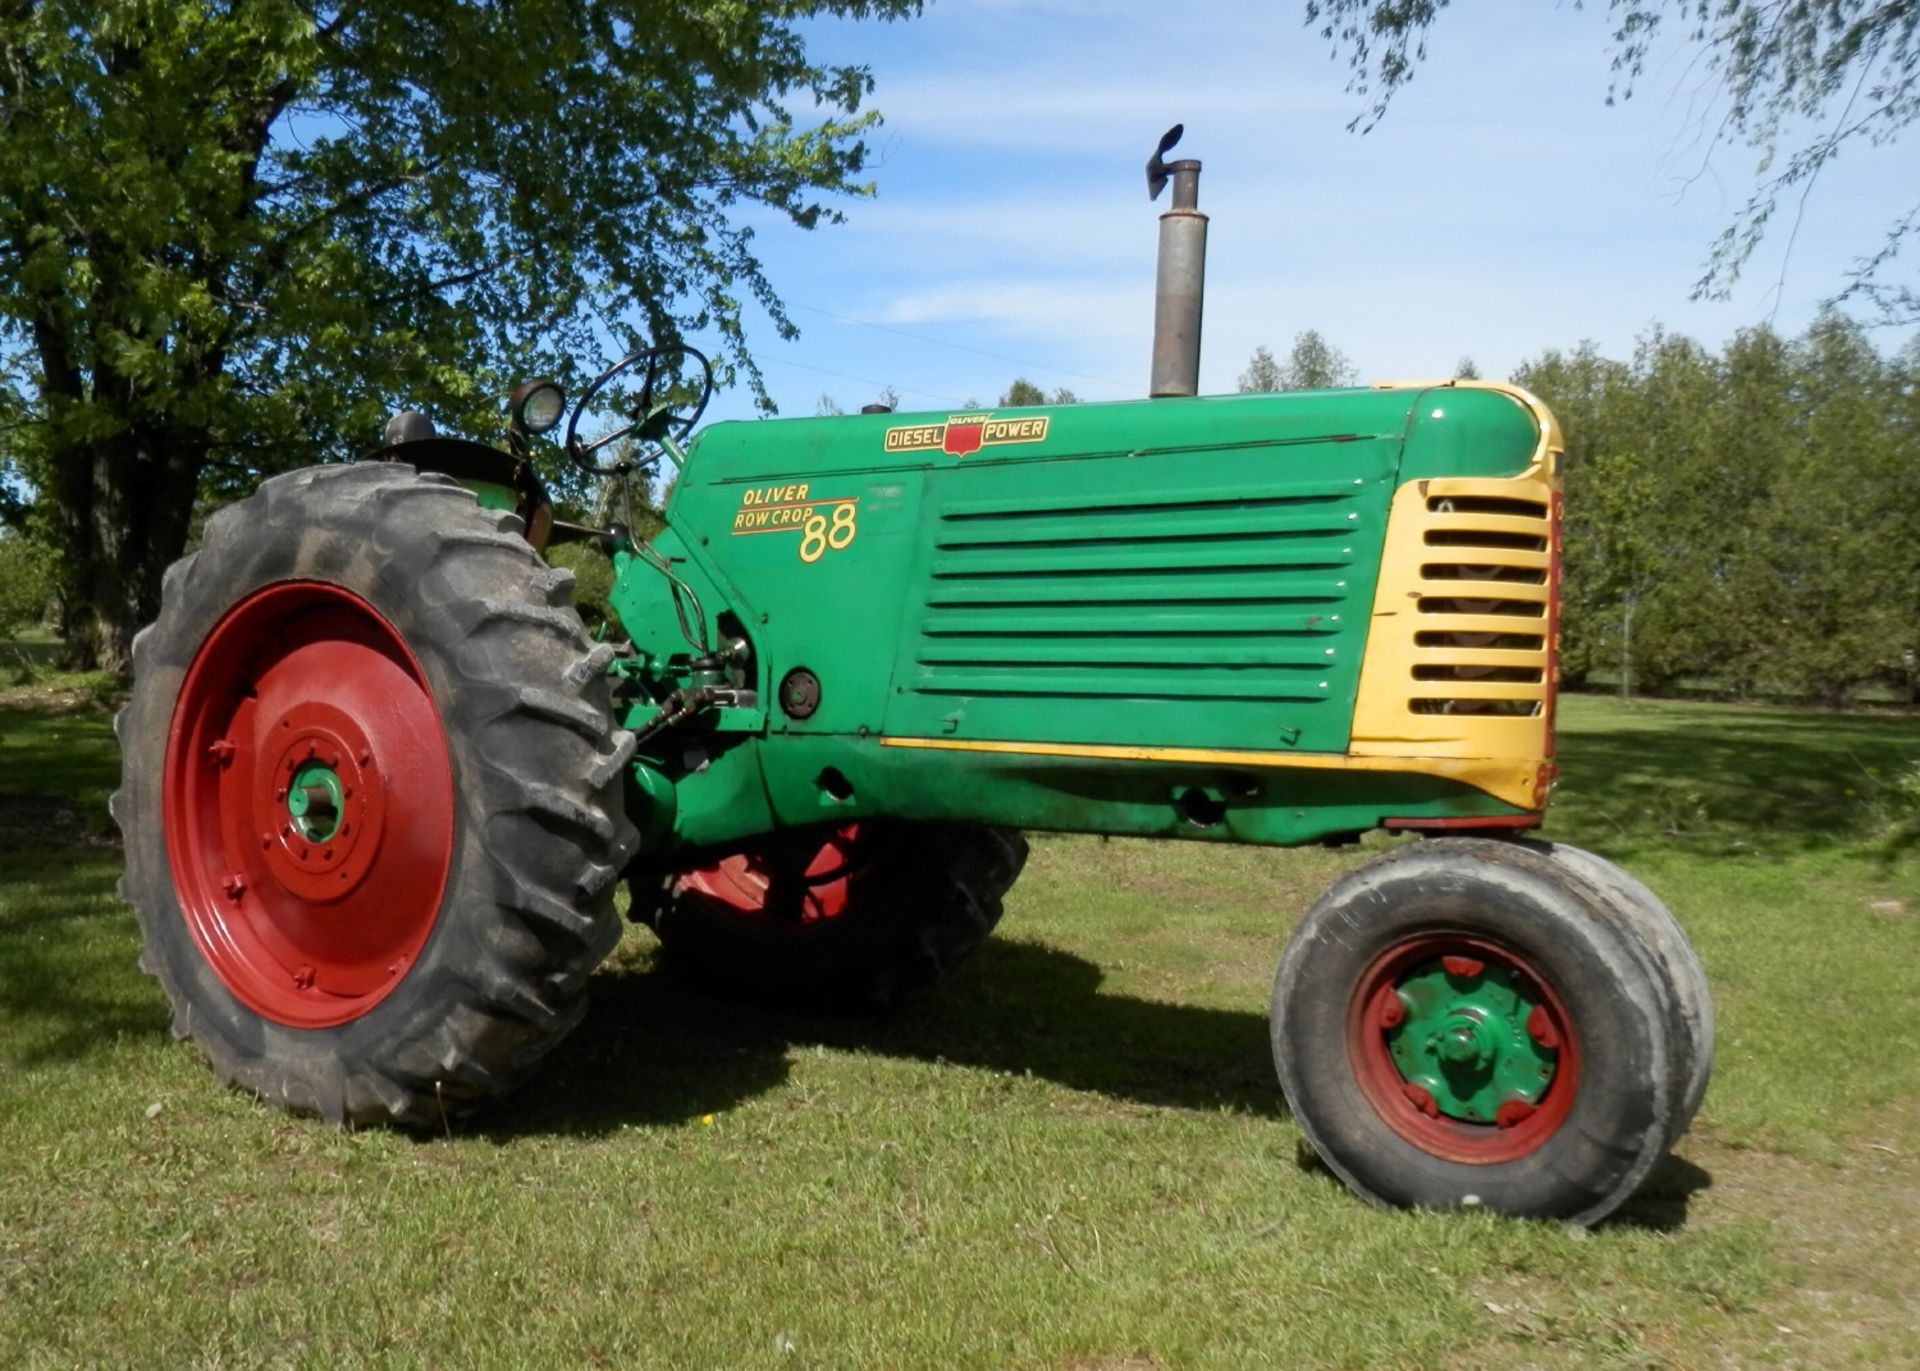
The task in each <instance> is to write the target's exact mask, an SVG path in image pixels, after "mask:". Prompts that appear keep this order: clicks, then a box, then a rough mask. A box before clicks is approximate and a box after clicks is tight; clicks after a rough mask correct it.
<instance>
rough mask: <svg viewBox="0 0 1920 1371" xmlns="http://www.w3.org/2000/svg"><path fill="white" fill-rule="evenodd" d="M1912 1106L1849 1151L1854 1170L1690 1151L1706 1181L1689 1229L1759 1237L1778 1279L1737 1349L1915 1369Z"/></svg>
mask: <svg viewBox="0 0 1920 1371" xmlns="http://www.w3.org/2000/svg"><path fill="white" fill-rule="evenodd" d="M1916 1116H1920V1105H1916V1104H1915V1103H1914V1102H1911V1101H1909V1102H1908V1103H1907V1105H1906V1106H1905V1107H1904V1108H1903V1109H1899V1110H1895V1111H1890V1112H1889V1114H1888V1116H1887V1126H1886V1127H1885V1128H1883V1129H1878V1130H1875V1135H1874V1136H1869V1137H1863V1138H1860V1139H1857V1140H1855V1142H1854V1145H1853V1147H1852V1148H1851V1149H1850V1151H1851V1152H1852V1153H1853V1154H1854V1155H1855V1156H1856V1157H1857V1158H1858V1160H1857V1161H1853V1162H1849V1163H1847V1164H1845V1165H1841V1166H1823V1165H1821V1164H1819V1163H1817V1162H1809V1161H1803V1160H1801V1159H1799V1158H1797V1157H1787V1156H1782V1155H1780V1154H1778V1153H1773V1152H1759V1151H1743V1150H1736V1149H1733V1148H1726V1147H1719V1146H1715V1145H1712V1144H1707V1145H1703V1146H1698V1147H1695V1148H1692V1149H1690V1150H1691V1151H1693V1152H1694V1154H1695V1155H1696V1156H1697V1157H1698V1158H1699V1159H1700V1161H1701V1162H1702V1164H1703V1165H1705V1166H1706V1167H1707V1169H1708V1170H1710V1171H1712V1172H1713V1175H1714V1188H1713V1191H1712V1192H1709V1193H1708V1194H1707V1195H1706V1196H1703V1197H1702V1202H1701V1204H1700V1205H1699V1208H1698V1212H1697V1221H1698V1222H1701V1223H1704V1224H1711V1223H1716V1222H1725V1221H1728V1220H1729V1216H1730V1215H1732V1214H1735V1213H1737V1214H1739V1215H1740V1216H1741V1218H1742V1220H1743V1221H1746V1222H1751V1221H1752V1220H1753V1219H1755V1218H1758V1219H1760V1220H1761V1221H1762V1222H1764V1223H1765V1224H1766V1225H1767V1229H1768V1232H1769V1234H1770V1237H1771V1245H1772V1246H1773V1249H1774V1252H1775V1255H1776V1257H1777V1258H1778V1259H1779V1260H1780V1261H1781V1262H1783V1263H1784V1264H1785V1266H1786V1268H1787V1279H1786V1280H1785V1281H1784V1282H1783V1284H1782V1288H1781V1290H1780V1291H1779V1293H1778V1294H1777V1295H1775V1296H1773V1297H1770V1298H1768V1299H1766V1300H1764V1301H1763V1302H1762V1303H1761V1305H1760V1309H1759V1313H1760V1314H1761V1315H1762V1316H1763V1317H1762V1318H1761V1319H1760V1320H1758V1321H1757V1322H1756V1323H1754V1324H1753V1326H1752V1327H1751V1328H1750V1329H1749V1333H1750V1336H1751V1341H1750V1342H1749V1343H1748V1345H1747V1346H1746V1347H1745V1348H1743V1349H1739V1350H1738V1352H1737V1356H1738V1357H1739V1358H1740V1359H1742V1360H1744V1359H1748V1358H1751V1359H1753V1360H1762V1359H1765V1358H1771V1357H1778V1358H1779V1359H1780V1360H1782V1361H1784V1362H1786V1363H1788V1364H1796V1363H1797V1364H1801V1365H1818V1366H1894V1365H1913V1364H1914V1359H1915V1358H1916V1357H1920V1317H1917V1316H1916V1313H1915V1311H1916V1310H1920V1262H1916V1261H1915V1259H1914V1254H1915V1253H1916V1252H1920V1117H1916Z"/></svg>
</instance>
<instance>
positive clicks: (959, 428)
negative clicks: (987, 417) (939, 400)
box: [940, 420, 987, 457]
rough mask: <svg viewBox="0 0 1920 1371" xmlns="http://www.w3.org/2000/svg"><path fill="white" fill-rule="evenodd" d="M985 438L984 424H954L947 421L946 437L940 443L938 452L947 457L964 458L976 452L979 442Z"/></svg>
mask: <svg viewBox="0 0 1920 1371" xmlns="http://www.w3.org/2000/svg"><path fill="white" fill-rule="evenodd" d="M986 436H987V426H986V424H985V423H984V422H982V423H975V424H956V423H954V422H952V421H951V420H949V421H948V422H947V432H946V436H945V437H944V438H943V439H942V440H941V443H940V450H941V451H942V452H944V453H946V454H947V455H948V456H949V457H965V456H968V455H970V454H972V453H975V452H978V451H979V450H980V443H981V440H982V439H984V438H985V437H986Z"/></svg>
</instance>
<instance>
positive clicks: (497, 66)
mask: <svg viewBox="0 0 1920 1371" xmlns="http://www.w3.org/2000/svg"><path fill="white" fill-rule="evenodd" d="M918 7H919V4H918V0H779V2H778V3H767V4H752V5H747V4H740V3H738V2H737V0H647V3H641V0H591V3H572V2H571V0H569V2H568V3H560V0H531V2H530V3H525V4H519V5H514V6H511V7H508V8H505V9H501V8H497V7H493V6H470V5H458V4H451V3H447V0H394V2H393V3H383V4H380V5H365V4H359V3H351V2H349V3H325V2H324V0H323V2H321V3H305V4H303V3H299V2H298V0H232V2H231V3H226V4H220V5H215V4H212V3H210V2H209V0H173V2H172V3H166V2H165V0H86V3H82V2H81V0H40V2H39V3H35V2H34V0H27V2H26V3H22V4H16V5H9V6H7V7H5V9H4V10H3V11H0V124H3V127H4V134H5V139H6V147H7V156H6V157H5V158H4V159H0V347H4V350H5V351H4V358H5V371H4V390H3V391H0V405H3V406H4V409H5V411H6V413H5V414H4V415H0V418H4V419H5V420H7V421H8V422H7V424H6V427H5V428H4V429H0V445H3V446H0V461H4V462H5V464H6V466H7V467H8V468H9V469H11V470H13V471H16V472H18V473H20V474H22V475H24V476H25V477H26V479H27V480H28V481H30V482H31V484H32V485H33V487H34V488H35V489H37V490H38V491H39V492H40V494H41V497H42V499H43V501H44V502H45V503H46V506H47V511H48V514H49V526H50V527H51V528H52V529H54V530H55V532H56V535H57V538H56V541H57V545H58V551H59V553H60V558H61V570H62V585H61V594H62V599H63V603H64V609H65V616H66V627H67V630H68V634H69V641H70V646H71V647H72V648H73V649H74V650H75V653H76V655H77V656H78V657H80V658H83V659H94V658H97V659H98V660H100V661H102V662H103V663H105V664H107V665H110V666H120V665H124V663H125V660H126V653H127V648H128V644H129V641H130V638H131V634H132V630H133V627H134V626H135V625H136V624H137V623H138V622H140V621H142V620H143V619H145V618H147V617H150V616H151V614H152V613H153V612H154V610H155V608H156V601H157V590H158V584H159V576H160V572H161V571H162V570H163V569H164V567H165V566H166V565H167V563H169V562H170V561H172V560H173V558H174V557H176V556H177V555H178V554H179V552H180V550H181V548H182V546H183V544H184V540H185V537H186V533H187V528H188V523H189V519H190V515H191V511H192V508H193V505H194V501H195V498H196V496H202V497H206V498H210V499H216V500H217V499H219V498H223V497H224V496H226V495H229V494H232V493H237V492H238V491H239V490H241V489H243V488H245V487H248V486H250V485H251V484H252V483H253V482H254V481H255V480H257V479H258V477H259V476H260V475H261V474H262V473H263V472H267V471H271V470H274V469H277V468H282V467H287V466H292V465H299V464H304V463H308V462H313V461H316V460H324V459H328V458H334V457H339V456H343V455H346V454H348V453H351V452H353V451H356V450H361V449H364V448H366V447H368V446H370V445H371V444H372V443H373V442H374V441H375V439H376V437H377V433H378V428H379V421H380V419H381V417H382V416H383V415H384V414H385V413H386V412H388V411H389V410H390V409H391V408H392V407H393V406H394V405H395V404H396V403H397V402H398V401H399V400H401V399H402V398H403V397H404V399H405V401H406V402H407V403H408V404H410V405H412V406H413V407H415V408H421V409H425V410H427V411H428V412H429V413H431V414H433V415H434V416H435V417H436V418H437V419H439V420H441V421H442V423H443V424H446V425H449V426H451V427H453V428H455V429H460V428H467V429H473V428H476V427H479V426H481V425H483V424H488V423H492V422H497V421H496V420H493V419H492V418H491V415H490V414H489V413H488V411H490V410H491V409H492V407H493V406H494V404H495V403H496V399H497V396H498V394H499V392H500V391H501V390H502V389H503V388H504V385H505V384H506V382H507V381H508V379H509V378H511V377H513V376H514V375H516V374H525V373H527V372H531V371H550V372H554V373H556V374H558V375H560V376H561V377H563V378H566V377H570V376H573V375H576V374H577V373H576V370H575V367H574V359H575V358H584V359H587V360H588V361H589V362H591V361H595V360H598V359H599V358H600V357H601V356H602V355H603V354H604V353H605V352H606V351H607V350H608V343H609V338H608V335H609V334H611V335H612V338H613V341H614V342H615V344H616V345H623V344H625V343H627V342H630V341H633V340H634V337H635V335H636V334H644V335H646V336H648V337H649V338H652V339H655V340H658V339H670V338H675V337H678V336H682V335H685V334H692V333H710V334H715V335H717V336H718V337H719V338H720V339H721V340H722V347H723V349H724V352H725V360H726V361H727V362H728V363H729V364H730V367H731V368H733V369H735V370H737V371H738V372H739V373H741V374H743V375H744V376H745V379H746V380H747V382H748V383H749V384H750V385H752V386H753V387H754V388H755V389H756V390H759V389H760V387H759V378H758V373H757V372H756V371H755V370H754V368H753V365H752V361H751V358H750V356H749V354H748V351H747V347H746V339H745V333H744V328H743V322H742V316H743V311H744V309H745V307H746V302H748V301H752V302H754V303H757V304H758V305H760V306H762V307H763V308H765V309H766V310H767V311H768V313H769V314H770V315H771V317H772V318H773V320H774V324H775V327H776V328H778V329H779V330H781V331H782V332H783V333H790V332H791V331H792V329H791V325H790V324H789V323H788V321H787V319H786V316H785V315H784V313H783V312H782V310H781V308H780V304H779V301H778V299H777V298H776V296H775V295H774V292H773V288H772V285H771V283H770V282H769V281H768V280H767V279H766V277H765V276H764V274H763V273H762V271H761V268H760V265H759V263H758V261H757V259H756V257H755V255H754V249H753V242H752V229H751V227H750V226H749V225H747V224H745V223H744V222H742V217H743V216H742V213H741V212H742V210H744V209H746V208H748V207H752V206H761V207H765V208H767V209H771V210H773V211H775V212H777V213H779V214H780V215H782V216H784V217H785V218H786V219H788V220H789V221H791V222H792V223H794V224H797V225H799V226H800V227H802V228H811V227H814V226H815V225H817V224H819V223H821V222H823V221H826V220H830V219H832V218H833V217H835V210H834V209H833V208H832V205H833V202H834V199H835V198H836V197H839V196H844V195H848V194H857V193H860V192H861V191H863V190H864V189H866V187H864V186H863V185H862V183H861V182H860V181H859V180H858V177H859V175H860V172H861V170H862V167H863V165H864V162H865V158H866V148H865V144H864V143H863V141H862V135H863V134H864V133H865V131H866V130H867V129H868V128H869V127H870V125H871V121H872V115H871V114H870V113H866V112H863V111H862V110H861V104H862V102H863V100H864V98H865V96H866V95H867V93H868V91H869V89H870V84H871V83H870V79H869V77H868V75H867V73H866V72H865V70H864V69H862V68H859V67H854V66H845V65H831V64H823V63H820V62H818V61H816V60H814V59H813V58H812V57H811V56H810V55H809V54H808V51H807V48H806V44H805V42H804V37H803V34H802V32H801V30H800V28H799V23H800V21H802V20H804V19H807V18H809V17H812V16H815V15H820V14H835V15H842V16H849V17H880V18H886V17H893V16H898V15H905V14H910V13H913V12H915V11H917V9H918ZM795 109H798V110H799V111H801V113H800V114H798V115H796V114H795V113H794V112H793V111H794V110H795ZM761 395H762V399H763V401H764V398H765V397H764V391H761Z"/></svg>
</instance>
